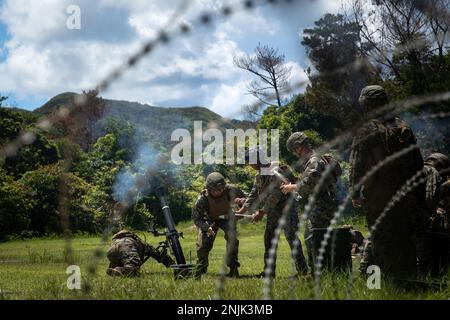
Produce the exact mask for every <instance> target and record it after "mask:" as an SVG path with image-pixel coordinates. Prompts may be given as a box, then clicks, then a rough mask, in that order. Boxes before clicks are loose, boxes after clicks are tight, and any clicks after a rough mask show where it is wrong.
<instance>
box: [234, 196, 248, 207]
mask: <svg viewBox="0 0 450 320" xmlns="http://www.w3.org/2000/svg"><path fill="white" fill-rule="evenodd" d="M234 203H235V204H237V205H238V206H239V207H242V206H243V205H244V203H245V198H236V199H234Z"/></svg>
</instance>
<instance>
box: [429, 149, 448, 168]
mask: <svg viewBox="0 0 450 320" xmlns="http://www.w3.org/2000/svg"><path fill="white" fill-rule="evenodd" d="M425 164H427V165H429V166H432V167H434V168H435V169H436V170H438V171H441V170H444V169H447V168H449V167H450V160H449V158H448V157H447V156H446V155H444V154H442V153H437V152H436V153H433V154H431V155H429V156H428V157H427V159H426V160H425Z"/></svg>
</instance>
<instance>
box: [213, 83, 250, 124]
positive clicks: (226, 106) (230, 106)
mask: <svg viewBox="0 0 450 320" xmlns="http://www.w3.org/2000/svg"><path fill="white" fill-rule="evenodd" d="M247 85H248V81H240V82H238V83H236V84H234V85H227V84H222V85H221V86H220V88H219V89H218V91H217V94H216V95H215V96H214V97H213V99H212V102H211V110H212V111H214V112H216V113H218V114H220V115H222V116H225V117H231V118H234V117H237V116H239V115H240V114H241V111H242V107H243V106H245V105H248V104H253V103H255V102H256V100H255V98H254V97H253V96H251V95H250V94H248V92H247Z"/></svg>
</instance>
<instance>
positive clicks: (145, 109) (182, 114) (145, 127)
mask: <svg viewBox="0 0 450 320" xmlns="http://www.w3.org/2000/svg"><path fill="white" fill-rule="evenodd" d="M77 97H80V95H79V94H76V93H72V92H66V93H62V94H59V95H57V96H55V97H53V98H52V99H50V100H49V101H48V102H47V103H45V104H44V105H43V106H42V107H40V108H38V109H36V110H35V111H34V112H33V113H35V114H36V115H39V116H46V115H49V114H51V113H53V112H55V111H57V110H58V109H59V108H60V107H62V106H66V107H68V108H69V109H70V110H72V112H71V115H70V119H71V120H72V121H71V124H72V125H73V124H75V126H77V127H79V126H80V125H81V124H83V123H84V124H85V126H84V127H85V128H88V129H89V130H90V132H84V134H82V135H84V136H85V135H89V136H91V137H90V138H89V139H88V140H89V142H90V143H92V142H95V141H96V139H97V138H98V137H100V136H102V135H103V134H104V131H105V130H104V128H105V126H107V124H108V123H109V122H110V121H111V119H115V120H120V121H121V122H125V123H126V122H128V123H130V124H132V125H133V126H134V128H135V130H136V131H137V132H138V133H139V134H140V135H141V136H142V137H145V139H146V140H150V141H152V142H155V143H158V144H166V143H169V142H170V135H171V133H172V131H173V130H175V129H178V128H185V129H189V130H192V128H193V124H194V121H203V125H204V127H205V128H206V127H211V126H214V127H218V128H220V129H236V128H242V129H247V128H254V127H256V124H255V123H252V122H249V121H240V120H235V119H226V118H223V117H222V116H220V115H218V114H217V113H214V112H213V111H211V110H209V109H207V108H204V107H186V108H162V107H155V106H149V105H146V104H141V103H137V102H129V101H118V100H108V99H102V98H95V99H96V100H95V101H88V103H86V104H85V105H84V106H82V107H74V106H73V104H72V102H73V101H74V99H76V98H77ZM63 133H64V134H67V132H63ZM78 133H79V132H78ZM76 136H77V135H75V138H76ZM76 142H79V143H80V144H81V145H83V142H82V141H76ZM84 147H86V146H84Z"/></svg>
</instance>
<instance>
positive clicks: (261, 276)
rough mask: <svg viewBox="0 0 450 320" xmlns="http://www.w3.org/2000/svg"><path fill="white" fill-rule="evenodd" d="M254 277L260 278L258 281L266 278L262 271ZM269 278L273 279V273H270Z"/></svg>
mask: <svg viewBox="0 0 450 320" xmlns="http://www.w3.org/2000/svg"><path fill="white" fill-rule="evenodd" d="M256 277H257V278H260V279H264V278H265V277H266V272H265V271H263V272H261V273H260V274H258V275H257V276H256ZM269 277H270V278H275V272H272V273H271V274H270V275H269Z"/></svg>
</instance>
